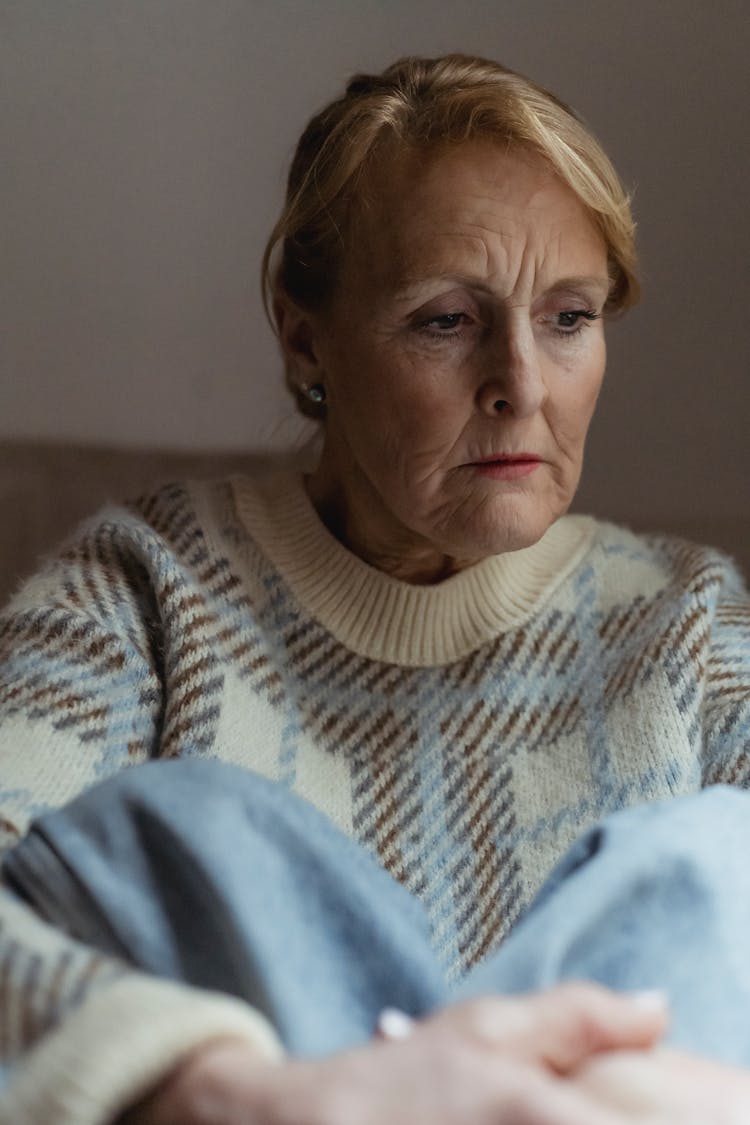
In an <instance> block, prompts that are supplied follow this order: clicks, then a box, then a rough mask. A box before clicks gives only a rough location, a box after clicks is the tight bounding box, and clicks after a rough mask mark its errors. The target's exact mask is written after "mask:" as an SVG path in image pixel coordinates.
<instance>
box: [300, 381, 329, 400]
mask: <svg viewBox="0 0 750 1125" xmlns="http://www.w3.org/2000/svg"><path fill="white" fill-rule="evenodd" d="M302 393H303V394H304V395H305V397H306V398H307V399H308V400H309V401H310V402H313V403H315V405H316V406H322V405H323V403H324V402H325V400H326V389H325V387H324V386H323V384H322V383H313V384H312V386H311V387H303V388H302Z"/></svg>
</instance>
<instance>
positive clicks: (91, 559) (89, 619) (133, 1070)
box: [0, 513, 280, 1125]
mask: <svg viewBox="0 0 750 1125" xmlns="http://www.w3.org/2000/svg"><path fill="white" fill-rule="evenodd" d="M129 519H130V527H129V528H128V520H129ZM123 528H125V531H123ZM168 568H169V551H168V550H167V549H166V547H165V545H164V543H163V542H162V543H161V545H160V542H159V540H158V537H156V536H154V535H153V534H152V533H151V532H150V531H149V529H148V528H147V527H146V526H145V524H143V523H142V521H139V520H138V519H137V518H136V517H135V516H134V515H132V513H131V514H130V515H128V514H127V513H122V514H121V516H119V517H118V518H116V519H113V520H112V521H111V522H110V523H107V522H106V521H105V522H99V523H98V525H97V526H96V529H95V530H93V525H92V527H91V528H90V529H89V532H84V533H83V534H82V535H81V536H80V537H79V538H78V539H77V540H76V542H75V543H74V544H72V545H71V546H70V547H69V548H68V549H67V550H66V551H64V552H63V553H62V554H61V555H60V556H59V558H58V559H56V560H55V561H54V562H52V563H50V564H48V565H47V566H46V568H45V569H44V570H43V571H42V572H41V573H40V575H38V576H37V577H36V578H35V579H33V580H32V581H31V582H30V583H28V584H27V586H26V587H25V588H24V589H23V590H22V591H21V592H20V593H19V594H18V595H17V596H16V598H15V599H14V600H13V601H12V602H11V604H10V606H9V607H8V610H7V611H6V612H5V613H4V614H3V615H2V617H0V845H1V846H2V848H3V850H4V849H5V848H7V847H9V846H12V844H13V843H14V842H16V841H17V840H18V839H20V838H21V837H22V836H23V835H24V834H25V832H26V829H27V827H28V825H29V822H30V821H31V820H32V819H34V818H35V817H36V816H37V815H39V814H40V813H42V812H44V811H45V810H47V809H49V808H54V807H59V806H61V805H63V804H65V803H66V802H67V801H69V800H70V799H72V798H73V797H74V796H76V795H77V794H78V793H80V792H81V791H82V790H83V789H85V788H87V787H88V786H89V785H91V784H92V783H94V782H95V781H98V780H100V779H101V778H103V777H106V776H110V775H112V774H115V773H117V772H119V771H120V770H122V769H125V768H128V767H129V766H132V765H136V764H138V763H140V762H143V761H146V760H148V759H149V758H151V757H154V756H157V755H158V754H159V753H160V749H161V732H162V719H163V713H164V706H165V700H164V694H165V688H164V679H165V677H164V672H163V668H162V665H163V663H164V645H163V639H162V634H161V624H160V622H161V617H162V610H161V605H160V601H159V597H160V595H159V588H160V584H161V586H164V585H165V584H168V583H169V582H170V581H172V582H174V575H172V576H171V578H170V575H169V574H168V573H167V570H168ZM0 981H1V982H2V984H1V985H0V1063H2V1067H3V1068H7V1073H8V1076H9V1078H8V1083H7V1086H6V1087H5V1089H4V1090H3V1091H2V1094H1V1095H0V1123H1V1125H11V1123H12V1125H50V1122H53V1121H54V1122H55V1123H56V1125H68V1123H69V1125H74V1123H75V1125H106V1123H108V1122H110V1121H112V1120H113V1118H114V1117H115V1116H116V1115H117V1113H118V1112H119V1111H120V1110H122V1109H123V1108H125V1107H126V1106H127V1105H129V1104H131V1103H132V1102H134V1101H135V1100H137V1099H138V1098H139V1097H140V1096H142V1095H143V1094H144V1093H145V1092H146V1091H147V1090H148V1089H149V1088H150V1087H151V1086H152V1085H154V1084H155V1083H156V1082H157V1081H158V1080H159V1079H160V1078H161V1077H163V1076H164V1075H165V1074H166V1073H167V1072H168V1071H169V1069H171V1068H172V1067H173V1066H174V1065H175V1064H176V1063H177V1062H178V1061H179V1059H180V1058H182V1057H184V1056H185V1055H186V1054H187V1053H189V1052H190V1051H191V1050H193V1049H194V1048H195V1047H196V1046H198V1045H200V1044H201V1043H203V1042H207V1041H209V1040H210V1039H213V1038H216V1037H222V1036H226V1035H233V1036H239V1037H240V1038H244V1039H245V1040H246V1041H247V1042H248V1043H249V1044H251V1045H252V1046H253V1047H254V1048H255V1049H256V1050H258V1051H259V1052H260V1053H261V1054H262V1055H264V1056H266V1057H268V1058H277V1057H279V1055H280V1046H279V1043H278V1040H277V1038H276V1036H275V1033H274V1032H273V1030H272V1028H271V1027H270V1025H269V1024H268V1023H267V1021H266V1020H265V1019H264V1017H262V1016H261V1015H260V1014H259V1013H256V1012H255V1011H254V1010H253V1009H252V1008H251V1007H250V1006H249V1005H247V1004H246V1003H244V1002H242V1001H240V1000H237V999H234V998H231V997H228V996H224V995H220V994H217V993H211V992H208V991H203V990H200V989H195V988H191V987H187V986H184V985H181V984H177V983H174V982H171V981H166V980H162V979H157V978H155V977H151V976H148V975H146V974H144V973H141V972H137V971H135V970H134V969H133V968H132V967H131V966H130V965H128V964H125V963H123V962H121V961H119V960H117V959H115V958H112V957H109V956H105V955H103V954H102V953H100V952H99V951H97V950H95V949H93V948H90V947H87V946H85V945H83V944H81V943H80V942H77V941H75V940H73V939H72V938H71V937H70V936H69V935H66V934H65V933H63V932H61V931H59V930H57V929H56V928H54V927H52V926H50V925H48V924H47V923H46V922H44V921H42V920H41V919H40V918H39V917H38V916H37V915H36V914H35V913H34V912H33V911H32V910H31V909H30V908H29V907H28V906H27V905H26V904H25V903H23V902H21V901H20V900H19V899H18V898H17V897H16V896H15V895H14V894H13V893H12V891H11V890H10V889H9V888H8V887H6V886H2V887H0Z"/></svg>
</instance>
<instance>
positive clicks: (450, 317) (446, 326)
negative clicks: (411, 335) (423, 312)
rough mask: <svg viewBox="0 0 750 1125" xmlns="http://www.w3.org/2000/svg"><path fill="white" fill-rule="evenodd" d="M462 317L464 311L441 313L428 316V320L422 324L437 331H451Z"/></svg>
mask: <svg viewBox="0 0 750 1125" xmlns="http://www.w3.org/2000/svg"><path fill="white" fill-rule="evenodd" d="M464 319H465V315H464V313H460V312H455V313H442V314H441V315H440V316H432V317H430V319H429V320H427V321H425V325H424V326H425V328H430V329H433V330H434V331H438V332H451V331H453V330H454V329H456V328H458V326H459V324H461V323H462V322H463V321H464Z"/></svg>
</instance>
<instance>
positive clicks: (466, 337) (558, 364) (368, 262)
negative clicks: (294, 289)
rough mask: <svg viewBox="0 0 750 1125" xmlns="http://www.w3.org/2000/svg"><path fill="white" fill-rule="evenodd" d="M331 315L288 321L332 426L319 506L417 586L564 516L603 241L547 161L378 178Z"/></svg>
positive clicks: (399, 161)
mask: <svg viewBox="0 0 750 1125" xmlns="http://www.w3.org/2000/svg"><path fill="white" fill-rule="evenodd" d="M377 176H378V179H377V182H376V183H375V184H374V185H373V189H372V199H373V202H372V203H371V204H370V205H369V207H366V206H364V205H363V206H362V207H361V209H360V214H359V215H358V217H357V220H356V222H355V223H354V224H353V226H354V230H353V233H352V236H351V240H350V241H351V245H350V248H349V251H348V255H347V257H346V260H345V263H344V267H343V272H342V276H341V279H340V284H339V286H338V289H337V296H336V297H335V299H334V301H333V304H332V307H331V308H330V309H328V310H327V312H326V313H325V314H324V315H320V316H308V315H306V314H302V315H301V319H300V320H297V319H295V317H294V316H289V315H287V316H286V317H285V318H283V321H284V323H283V327H282V339H283V340H284V342H285V346H286V348H287V352H288V354H289V356H290V358H292V360H293V361H295V362H297V363H298V368H297V370H298V371H299V375H300V379H301V380H303V381H305V382H308V383H312V382H322V383H323V384H324V386H325V389H326V394H327V405H328V411H327V421H326V433H325V443H324V451H323V457H322V461H321V465H320V468H319V470H318V471H317V473H316V474H314V475H313V477H312V479H311V481H310V490H311V495H312V497H313V500H314V501H315V503H316V505H317V507H318V509H319V511H320V512H321V515H322V516H323V518H324V519H325V521H326V522H327V523H328V525H329V526H330V527H331V529H332V530H334V532H335V533H336V534H337V535H339V537H340V538H342V539H343V540H344V541H345V542H347V544H348V545H349V546H350V547H351V548H352V549H353V550H355V551H356V552H357V553H358V554H360V555H361V556H362V557H364V558H366V559H367V560H368V561H370V562H372V563H373V564H374V565H376V566H380V567H382V569H385V570H388V571H391V572H392V573H394V574H398V575H399V576H401V577H404V578H406V579H408V580H411V581H419V582H430V581H436V580H438V579H440V578H442V577H445V576H446V575H448V574H450V573H452V572H453V571H455V570H457V569H459V568H460V567H462V566H465V565H467V564H469V563H471V562H473V561H476V560H478V559H480V558H483V557H486V556H487V555H490V554H498V553H500V552H503V551H513V550H517V549H519V548H521V547H525V546H528V545H530V544H532V543H534V542H536V541H537V540H538V539H539V538H540V537H541V536H542V535H543V534H544V532H545V531H546V530H547V528H548V527H549V526H550V524H551V523H552V522H553V521H554V520H556V519H557V518H558V517H559V516H560V515H562V513H563V512H565V511H566V509H567V508H568V505H569V504H570V502H571V500H572V498H573V494H574V492H575V490H576V487H577V484H578V480H579V475H580V472H581V461H582V456H583V447H584V440H585V437H586V431H587V429H588V426H589V422H590V420H591V415H592V413H593V410H594V406H595V403H596V399H597V395H598V393H599V388H600V386H601V382H602V377H603V375H604V366H605V344H604V330H603V321H602V319H601V315H602V309H603V306H604V303H605V301H606V298H607V293H608V288H609V282H608V276H607V254H606V249H605V245H604V242H603V239H602V237H601V235H600V233H599V232H598V231H597V229H596V227H595V226H594V224H593V222H592V221H591V219H590V218H589V216H588V214H587V213H586V211H585V209H584V208H583V206H582V204H581V203H580V202H579V201H578V199H577V197H576V196H575V195H574V193H573V192H572V191H571V190H570V189H569V188H568V187H566V186H565V185H564V184H562V183H561V182H560V181H559V180H558V179H556V178H555V177H554V176H553V175H552V174H551V173H550V172H549V171H548V170H546V169H545V167H544V165H542V164H541V163H540V162H536V161H535V160H534V159H533V157H528V158H527V157H525V156H522V155H519V154H516V155H511V154H508V153H507V152H505V151H503V150H502V149H501V148H499V147H497V146H495V145H493V144H489V143H478V142H477V143H475V142H472V143H470V144H465V145H463V146H460V147H457V148H454V149H449V150H445V151H442V152H438V153H433V154H431V155H429V156H427V157H426V156H425V154H424V153H421V154H409V153H407V154H402V155H401V156H400V157H397V158H396V159H394V160H391V161H389V162H388V164H387V167H383V164H382V163H381V165H380V167H379V170H378V173H377Z"/></svg>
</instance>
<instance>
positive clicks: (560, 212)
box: [342, 141, 607, 292]
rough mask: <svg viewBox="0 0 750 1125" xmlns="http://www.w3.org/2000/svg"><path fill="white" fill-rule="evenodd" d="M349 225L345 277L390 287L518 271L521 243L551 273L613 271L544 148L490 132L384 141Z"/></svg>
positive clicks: (599, 240) (590, 222)
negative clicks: (444, 143)
mask: <svg viewBox="0 0 750 1125" xmlns="http://www.w3.org/2000/svg"><path fill="white" fill-rule="evenodd" d="M349 233H350V237H349V240H348V247H347V251H346V253H345V257H344V263H343V267H344V268H343V271H342V272H343V276H342V281H344V283H345V284H346V282H347V281H348V282H349V283H350V284H356V285H358V286H360V285H362V284H366V285H368V286H369V287H371V288H375V287H377V288H378V289H379V290H381V291H394V292H399V291H402V290H404V289H405V288H408V287H410V286H419V284H420V283H421V282H423V281H424V280H425V279H427V278H431V277H435V276H439V275H441V274H446V275H454V274H461V273H464V272H468V273H469V274H472V275H474V274H476V275H477V276H478V277H481V276H482V275H486V277H487V278H488V279H489V278H490V276H496V275H497V274H498V273H500V274H502V272H503V270H507V271H508V272H509V273H512V272H513V271H514V269H515V268H516V265H515V264H514V259H515V258H517V257H518V255H519V254H520V253H523V254H524V255H525V256H526V258H527V259H528V258H529V257H530V258H531V259H533V260H536V261H537V262H538V263H539V265H540V268H542V267H543V268H546V269H547V270H548V272H551V273H554V272H555V270H558V269H560V270H563V272H566V273H570V274H591V273H592V272H594V273H596V272H597V271H601V273H602V276H603V278H605V279H606V274H607V269H606V248H605V245H604V240H603V238H602V236H601V233H600V231H599V230H598V228H597V226H596V224H595V222H594V220H593V219H592V217H591V215H590V214H589V212H588V210H587V209H586V208H585V207H584V205H583V204H582V203H581V201H580V200H579V199H578V197H577V196H576V195H575V193H574V192H573V191H572V189H570V188H569V187H568V186H567V185H565V184H564V183H562V181H561V180H560V179H559V178H558V177H557V176H556V175H555V174H554V172H553V171H552V170H551V169H550V168H549V166H548V165H547V164H546V163H544V162H543V161H542V159H541V158H540V157H538V156H536V155H534V154H531V153H529V152H528V151H525V150H521V149H518V148H516V149H515V150H513V151H509V150H508V148H507V146H505V145H501V144H499V143H493V142H489V141H470V142H465V143H463V144H460V145H453V146H451V147H442V148H439V147H433V148H430V149H427V150H420V149H413V148H409V149H405V148H398V149H397V148H395V146H394V147H391V148H390V149H386V150H384V151H383V152H382V153H380V154H378V159H373V161H372V162H371V165H370V168H369V175H368V176H367V178H366V181H365V182H363V183H362V184H361V191H360V193H359V195H358V198H357V200H356V202H355V204H354V207H353V209H352V216H351V225H350V232H349ZM551 280H554V279H551Z"/></svg>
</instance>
